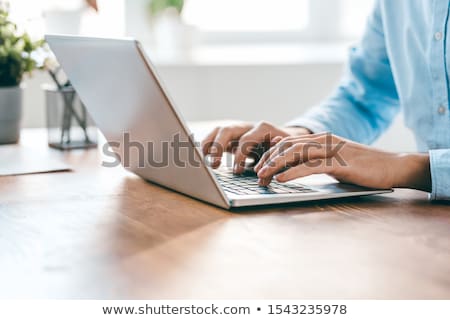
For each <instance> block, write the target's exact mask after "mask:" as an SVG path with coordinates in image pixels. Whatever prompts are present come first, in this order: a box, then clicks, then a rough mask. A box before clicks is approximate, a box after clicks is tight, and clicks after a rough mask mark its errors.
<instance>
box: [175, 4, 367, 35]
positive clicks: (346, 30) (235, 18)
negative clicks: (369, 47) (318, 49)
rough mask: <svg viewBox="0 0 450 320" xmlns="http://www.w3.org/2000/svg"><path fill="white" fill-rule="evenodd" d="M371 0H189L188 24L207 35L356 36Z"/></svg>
mask: <svg viewBox="0 0 450 320" xmlns="http://www.w3.org/2000/svg"><path fill="white" fill-rule="evenodd" d="M373 2H374V0H188V1H186V5H185V8H184V11H183V19H184V21H185V22H186V23H187V24H190V25H192V26H194V27H196V28H197V30H198V31H199V32H200V33H201V34H202V35H203V36H204V39H206V41H210V42H211V41H212V42H214V41H216V42H220V41H240V40H241V41H245V42H248V41H252V40H254V41H272V40H274V41H292V40H311V41H321V40H354V39H356V38H357V37H359V36H360V35H361V33H362V31H363V30H364V26H365V21H366V18H367V16H368V14H369V13H370V11H371V9H372V6H373Z"/></svg>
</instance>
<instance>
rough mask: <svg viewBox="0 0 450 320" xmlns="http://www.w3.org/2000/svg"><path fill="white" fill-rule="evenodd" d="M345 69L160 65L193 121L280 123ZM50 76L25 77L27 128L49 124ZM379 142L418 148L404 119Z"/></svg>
mask: <svg viewBox="0 0 450 320" xmlns="http://www.w3.org/2000/svg"><path fill="white" fill-rule="evenodd" d="M341 70H342V64H340V63H317V64H310V63H307V64H292V65H291V64H286V65H187V64H186V65H163V66H160V67H158V71H159V73H160V75H161V77H162V79H163V81H164V83H165V84H166V87H167V89H168V90H169V93H170V94H171V96H172V97H173V98H174V100H175V103H176V104H177V107H178V109H179V110H180V111H181V112H182V114H183V115H184V117H185V119H187V120H189V121H196V120H212V119H243V120H250V121H258V120H268V121H271V122H274V123H277V124H282V123H283V122H285V121H287V120H289V119H291V118H292V117H295V116H298V115H299V114H301V113H302V112H304V111H305V110H307V109H308V108H309V107H311V106H313V105H315V104H317V103H319V102H320V101H321V100H322V99H323V98H324V97H326V96H327V95H328V94H329V92H330V91H331V90H332V88H333V87H334V86H335V85H336V83H337V82H338V79H339V78H340V74H341ZM49 80H50V79H49V78H48V77H47V75H45V74H43V73H36V74H35V75H34V77H33V78H32V79H28V80H27V81H26V84H27V89H26V94H25V102H24V103H25V108H24V109H25V110H24V118H23V125H24V126H25V127H43V126H45V101H44V95H43V92H42V90H41V88H40V86H41V84H42V83H43V82H48V81H49ZM377 145H378V146H381V147H383V148H386V149H389V150H395V151H413V150H414V149H415V144H414V142H413V139H412V136H411V134H410V132H409V131H408V130H407V129H405V128H404V127H403V125H402V122H401V119H398V120H397V121H396V123H395V125H394V126H393V128H391V130H390V131H389V132H388V134H387V135H385V136H384V137H383V138H382V139H381V140H380V141H379V142H378V143H377Z"/></svg>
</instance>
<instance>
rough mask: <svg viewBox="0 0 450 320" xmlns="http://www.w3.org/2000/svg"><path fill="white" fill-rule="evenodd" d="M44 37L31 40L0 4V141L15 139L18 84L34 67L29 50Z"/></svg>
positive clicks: (19, 109)
mask: <svg viewBox="0 0 450 320" xmlns="http://www.w3.org/2000/svg"><path fill="white" fill-rule="evenodd" d="M43 45H44V41H43V40H40V41H32V40H31V39H30V37H29V36H28V34H27V33H19V32H18V30H17V26H16V25H15V24H14V23H13V22H11V21H10V20H9V18H8V12H7V11H6V10H5V9H2V8H0V144H7V143H17V141H18V140H19V134H20V118H21V113H22V88H21V87H20V83H21V81H22V78H23V75H24V74H25V73H28V72H31V71H33V70H34V69H36V67H37V62H36V60H35V59H33V53H34V52H35V51H36V50H37V49H39V48H41V47H42V46H43Z"/></svg>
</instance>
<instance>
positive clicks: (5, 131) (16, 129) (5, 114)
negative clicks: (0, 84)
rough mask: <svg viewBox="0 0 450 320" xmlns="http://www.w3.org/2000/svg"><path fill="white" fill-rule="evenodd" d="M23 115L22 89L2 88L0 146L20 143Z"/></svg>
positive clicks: (0, 99)
mask: <svg viewBox="0 0 450 320" xmlns="http://www.w3.org/2000/svg"><path fill="white" fill-rule="evenodd" d="M21 115H22V88H21V87H19V86H16V87H7V88H0V144H12V143H17V142H18V141H19V137H20V119H21Z"/></svg>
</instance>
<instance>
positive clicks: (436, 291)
mask: <svg viewBox="0 0 450 320" xmlns="http://www.w3.org/2000/svg"><path fill="white" fill-rule="evenodd" d="M36 136H39V135H38V134H36V133H35V132H34V131H29V132H28V137H29V139H31V140H33V141H37V140H36V139H37V138H36ZM25 140H26V139H25ZM41 140H42V139H40V140H39V141H41ZM42 142H43V141H42ZM65 160H66V161H67V162H68V163H70V165H71V166H72V167H73V168H74V171H73V172H67V173H55V174H42V175H30V176H18V177H2V178H0V298H82V299H87V298H97V299H121V298H139V299H140V298H142V299H152V298H159V299H165V298H168V299H169V298H196V299H201V298H225V299H228V298H234V299H240V298H252V299H258V298H293V299H299V298H377V299H399V298H400V299H437V298H439V299H449V298H450V210H449V208H450V206H449V204H448V203H430V202H429V201H428V199H427V195H426V194H425V193H422V192H417V191H409V190H397V191H396V192H395V193H393V194H390V195H385V196H372V197H367V198H359V199H347V200H339V201H336V200H335V201H324V202H314V203H308V204H300V205H290V206H282V207H271V208H263V209H262V208H259V209H258V208H256V209H245V210H235V211H232V212H227V211H225V210H222V209H219V208H215V207H212V206H210V205H207V204H204V203H201V202H199V201H196V200H193V199H190V198H187V197H185V196H183V195H179V194H177V193H174V192H171V191H169V190H166V189H163V188H160V187H158V186H155V185H152V184H150V183H147V182H144V181H142V180H141V179H139V178H137V177H135V176H133V175H132V174H130V173H127V172H125V171H124V170H122V169H121V168H116V169H105V168H102V167H101V166H100V156H99V154H98V153H97V152H96V150H91V151H76V152H70V153H66V154H65Z"/></svg>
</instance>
